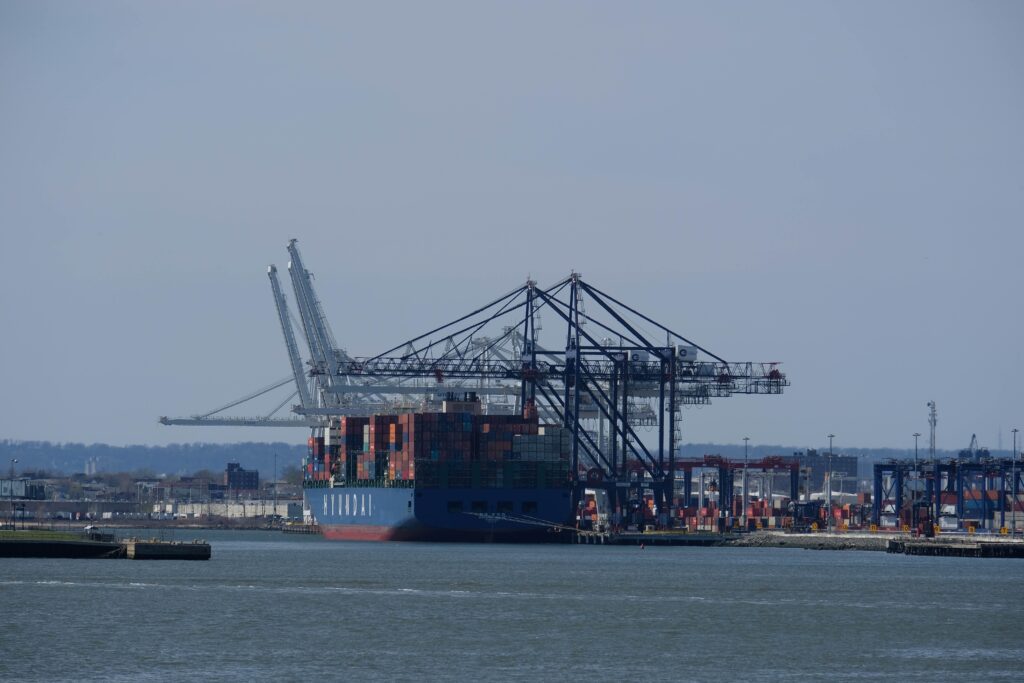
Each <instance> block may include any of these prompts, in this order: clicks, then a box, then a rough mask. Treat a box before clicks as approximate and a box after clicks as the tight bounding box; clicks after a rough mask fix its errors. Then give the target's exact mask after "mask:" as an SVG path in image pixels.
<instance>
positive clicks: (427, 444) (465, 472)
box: [303, 393, 572, 542]
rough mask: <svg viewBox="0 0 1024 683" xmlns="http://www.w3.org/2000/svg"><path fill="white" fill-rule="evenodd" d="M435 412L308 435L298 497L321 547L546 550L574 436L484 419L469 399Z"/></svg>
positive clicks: (351, 423)
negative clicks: (531, 546) (386, 544)
mask: <svg viewBox="0 0 1024 683" xmlns="http://www.w3.org/2000/svg"><path fill="white" fill-rule="evenodd" d="M439 407H440V410H439V411H438V412H404V413H402V412H399V413H395V414H379V415H373V416H370V417H341V418H336V419H334V420H332V421H331V422H330V424H329V425H328V426H327V427H324V428H321V429H319V430H317V431H316V432H314V434H313V436H312V437H310V439H309V453H308V455H307V457H306V458H305V462H304V463H303V465H304V468H303V469H304V492H305V496H306V502H307V505H308V506H309V509H310V512H311V514H312V516H313V518H314V519H315V521H316V523H317V525H319V527H320V531H321V533H322V534H323V536H324V537H325V538H328V539H334V540H365V541H484V542H492V541H493V542H549V541H557V540H564V539H561V537H562V536H566V534H560V533H557V531H558V529H560V528H563V527H564V526H565V525H567V524H568V522H569V519H570V518H571V513H572V510H571V506H572V503H571V482H570V476H569V462H570V458H569V456H570V437H571V435H570V433H569V431H568V430H566V429H565V428H563V427H561V426H553V425H542V424H539V422H538V419H537V413H536V410H535V409H532V408H531V406H529V405H528V406H527V409H526V410H525V411H524V413H523V415H521V416H520V415H483V414H481V410H480V401H479V399H478V398H477V397H476V396H475V395H474V394H472V393H469V394H464V395H462V396H460V397H458V398H456V397H455V396H454V395H449V396H448V397H447V398H446V399H445V400H443V401H442V402H441V404H440V406H439Z"/></svg>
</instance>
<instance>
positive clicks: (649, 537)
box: [576, 531, 738, 546]
mask: <svg viewBox="0 0 1024 683" xmlns="http://www.w3.org/2000/svg"><path fill="white" fill-rule="evenodd" d="M737 536H738V534H716V533H701V532H698V533H693V532H687V531H620V532H611V531H577V532H576V543H579V544H586V545H643V546H647V545H680V546H682V545H691V546H712V545H728V544H729V542H730V541H733V540H735V538H736V537H737Z"/></svg>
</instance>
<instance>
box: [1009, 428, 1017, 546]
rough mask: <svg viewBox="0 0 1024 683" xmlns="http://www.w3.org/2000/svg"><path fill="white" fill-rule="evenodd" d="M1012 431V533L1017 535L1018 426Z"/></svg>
mask: <svg viewBox="0 0 1024 683" xmlns="http://www.w3.org/2000/svg"><path fill="white" fill-rule="evenodd" d="M1010 431H1012V432H1013V458H1012V459H1011V460H1010V479H1011V480H1012V481H1013V484H1012V485H1011V486H1010V492H1011V495H1012V496H1013V502H1012V503H1010V535H1011V536H1015V535H1017V431H1018V430H1017V428H1016V427H1014V428H1013V429H1011V430H1010Z"/></svg>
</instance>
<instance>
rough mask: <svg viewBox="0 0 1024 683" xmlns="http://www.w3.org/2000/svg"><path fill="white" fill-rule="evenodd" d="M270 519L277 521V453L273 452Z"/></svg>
mask: <svg viewBox="0 0 1024 683" xmlns="http://www.w3.org/2000/svg"><path fill="white" fill-rule="evenodd" d="M271 519H273V520H274V521H277V453H274V513H273V514H272V515H271Z"/></svg>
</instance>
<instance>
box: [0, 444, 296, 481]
mask: <svg viewBox="0 0 1024 683" xmlns="http://www.w3.org/2000/svg"><path fill="white" fill-rule="evenodd" d="M305 453H306V446H305V445H296V444H288V443H258V442H250V443H229V444H218V443H183V444H169V445H167V446H143V445H133V446H110V445H107V444H99V443H94V444H84V443H52V442H50V441H13V440H9V439H4V440H0V477H7V476H8V474H9V467H10V462H11V460H12V459H14V458H17V460H18V463H17V465H16V468H17V469H16V471H17V472H18V473H21V472H35V471H44V472H47V473H50V474H54V475H68V474H75V473H80V472H86V471H89V470H94V471H95V472H96V473H99V472H145V473H151V474H152V475H154V476H159V475H168V476H182V475H188V474H191V473H193V472H197V471H199V470H210V471H211V472H215V473H218V476H219V473H222V472H223V471H224V468H225V466H226V464H227V463H229V462H237V463H239V464H241V465H242V467H244V468H245V469H251V470H259V472H260V478H261V479H266V480H269V479H271V478H272V477H273V474H274V456H275V454H276V455H277V473H278V476H281V474H282V473H283V472H284V471H285V468H288V467H292V468H297V467H298V466H299V465H300V464H301V462H302V457H303V456H304V455H305Z"/></svg>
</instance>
